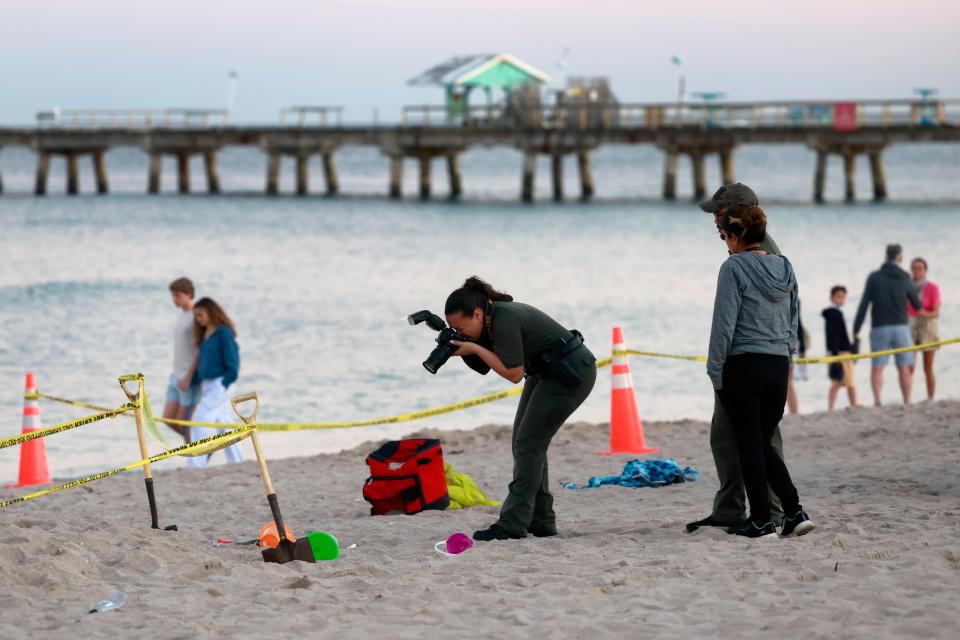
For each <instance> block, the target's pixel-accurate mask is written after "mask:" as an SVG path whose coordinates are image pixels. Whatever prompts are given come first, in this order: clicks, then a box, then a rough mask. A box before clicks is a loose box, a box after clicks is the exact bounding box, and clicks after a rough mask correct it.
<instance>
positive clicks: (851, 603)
mask: <svg viewBox="0 0 960 640" xmlns="http://www.w3.org/2000/svg"><path fill="white" fill-rule="evenodd" d="M458 419H460V420H462V419H463V418H462V417H459V418H458V417H457V416H454V417H451V418H443V419H438V420H436V421H435V422H433V423H430V424H429V426H430V427H431V428H430V429H425V430H422V431H419V432H418V433H426V434H431V435H434V436H437V437H440V438H441V439H442V441H443V446H444V451H445V455H446V458H447V461H448V462H450V463H452V464H453V465H454V466H455V467H456V468H457V469H458V470H461V471H465V472H468V473H470V474H472V475H473V477H474V478H475V479H476V481H477V482H478V484H479V485H480V486H481V487H482V488H483V489H485V490H486V491H487V492H488V494H489V495H490V496H491V497H495V498H502V497H503V494H504V493H505V490H506V483H507V480H508V477H509V470H510V465H511V462H510V456H509V442H510V440H509V434H510V432H509V428H508V427H506V426H485V427H481V428H479V429H475V430H471V431H453V432H450V431H438V430H437V429H436V428H437V427H438V426H442V427H444V428H453V427H456V426H457V424H456V420H458ZM438 423H442V424H438ZM958 425H960V402H955V401H946V402H938V403H922V404H918V405H916V406H914V407H912V408H904V407H900V406H891V407H884V408H881V409H857V410H844V411H840V412H838V413H836V414H833V415H828V414H813V415H809V416H802V417H789V418H786V419H785V420H784V423H783V433H784V441H785V451H786V456H787V458H788V463H789V465H790V469H791V472H792V473H793V475H794V479H795V482H796V484H797V486H798V488H799V491H800V494H801V498H802V500H803V502H804V504H805V505H807V506H808V509H809V511H810V513H811V515H812V517H813V518H814V520H815V521H816V523H817V524H818V529H817V530H816V531H815V532H813V533H812V534H810V535H808V536H805V537H803V538H799V539H784V540H776V541H769V540H761V541H749V540H744V539H738V538H734V537H732V536H728V535H726V534H725V533H724V532H723V531H720V530H700V531H698V532H697V533H695V534H693V535H688V534H686V533H684V529H683V525H684V523H685V522H687V521H690V520H694V519H697V518H699V517H702V516H704V515H706V514H707V513H708V511H709V507H710V504H711V499H712V496H713V493H714V491H715V490H716V487H717V480H716V474H715V471H714V469H713V463H712V459H711V456H710V449H709V445H708V436H707V434H708V429H709V427H708V425H707V424H706V423H704V422H695V421H676V422H659V423H649V424H647V425H646V432H647V438H648V440H649V441H650V442H651V443H652V444H653V445H655V446H659V447H660V448H661V452H660V454H659V455H660V456H661V457H672V458H675V459H676V460H677V461H678V462H679V463H680V464H681V465H692V466H695V467H697V468H698V469H700V470H701V471H702V472H703V476H702V478H701V479H700V480H699V481H697V482H693V483H686V484H680V485H673V486H669V487H665V488H660V489H628V488H622V487H605V488H600V489H592V490H578V491H571V490H566V489H563V488H561V487H560V483H561V482H562V481H577V482H582V481H584V480H586V478H587V477H589V476H593V475H610V474H614V473H617V472H619V470H620V469H621V468H622V465H623V463H624V462H625V461H626V460H628V459H629V457H628V456H617V457H612V458H609V457H602V456H598V455H596V452H597V451H599V450H600V449H602V448H603V447H604V445H605V440H606V437H607V430H606V425H591V424H586V423H576V424H571V425H567V426H566V427H565V428H564V429H563V430H562V431H561V432H560V434H559V435H558V436H557V438H556V439H555V440H554V443H553V446H552V449H551V472H552V474H553V477H552V479H551V480H552V482H553V483H554V484H555V486H556V491H555V495H556V498H557V511H558V514H559V518H560V519H559V527H560V530H561V535H560V536H559V537H558V538H554V539H549V540H544V539H536V538H527V539H524V540H520V541H510V542H496V543H485V544H481V545H479V546H477V547H474V548H473V549H470V550H468V551H467V552H465V553H464V554H462V555H460V556H457V557H443V556H440V555H438V554H437V553H436V552H435V551H434V549H433V544H434V542H435V541H437V540H440V539H442V538H445V537H446V536H447V535H449V534H450V533H452V532H454V531H466V532H472V531H473V530H474V529H476V528H479V527H482V526H485V525H487V524H489V523H490V522H492V521H493V519H494V514H495V513H496V509H495V508H488V507H478V508H472V509H467V510H462V511H445V512H438V511H432V512H425V513H421V514H418V515H416V516H402V515H395V516H385V517H371V516H370V515H368V514H369V510H368V505H367V503H365V502H364V501H363V500H362V499H361V497H360V489H361V485H362V483H363V481H364V479H365V477H366V474H367V473H366V472H367V469H366V465H365V464H364V462H363V460H364V456H365V455H366V454H367V453H368V452H369V451H371V450H372V449H373V448H374V446H375V443H370V444H367V445H363V446H361V447H358V448H356V449H354V450H351V451H346V452H342V453H339V454H336V455H317V456H310V457H301V458H293V459H285V460H276V461H273V462H272V464H271V471H272V475H273V476H274V482H275V484H276V487H277V492H278V495H279V498H280V504H281V506H282V508H283V512H284V516H285V518H286V519H287V520H288V522H289V524H290V525H291V526H292V527H293V528H294V530H295V532H296V533H302V532H305V531H308V530H313V529H323V530H326V531H330V532H332V533H333V534H335V535H336V536H337V537H338V538H339V540H340V544H341V549H342V553H341V558H340V559H339V560H337V561H334V562H329V563H318V564H306V563H301V562H293V563H290V564H286V565H273V564H269V565H268V564H264V563H263V562H262V560H261V558H260V554H259V553H258V552H257V550H256V549H255V548H254V547H221V548H217V547H214V546H212V545H211V542H212V541H213V540H215V539H216V538H220V537H226V538H230V539H235V540H242V539H247V538H251V537H255V536H256V534H257V532H258V531H259V527H260V526H261V525H262V524H263V523H264V522H266V521H267V520H269V512H268V509H267V506H266V502H265V500H264V498H263V495H262V485H261V484H260V479H259V476H258V475H257V470H256V466H255V463H254V462H249V461H248V462H245V463H244V464H242V465H235V466H231V467H216V468H210V469H206V470H199V471H188V470H186V469H181V470H173V471H161V472H159V473H158V474H157V476H156V484H157V494H158V500H159V504H160V517H161V525H165V524H171V523H176V524H177V525H179V527H180V531H179V532H176V533H174V532H163V531H154V530H151V529H149V516H148V512H147V505H146V499H145V496H144V492H143V480H142V476H140V475H138V474H133V473H131V474H125V475H123V476H120V477H115V478H108V479H105V480H102V481H99V482H96V483H93V484H91V485H87V486H86V487H84V488H79V489H75V490H71V491H69V492H64V493H60V494H55V495H52V496H47V497H44V498H41V499H39V500H36V501H34V502H31V503H26V504H20V505H15V506H13V507H10V508H7V509H4V510H3V512H2V513H0V518H2V526H0V578H2V587H0V637H5V638H12V637H34V638H75V637H88V638H116V637H140V636H143V637H151V638H191V637H211V638H215V637H224V638H227V637H229V638H254V637H256V638H263V637H271V638H278V637H279V638H299V637H338V638H370V637H384V638H423V637H429V635H430V634H432V635H435V636H436V637H446V638H454V637H458V638H473V637H533V636H536V635H540V634H543V633H545V632H548V633H550V634H551V637H558V638H572V637H583V636H584V635H585V634H589V633H593V634H600V637H614V636H615V635H616V636H619V637H626V636H628V635H630V636H636V637H718V638H724V637H749V636H757V635H760V634H761V633H763V634H766V635H769V634H774V635H776V636H778V637H797V636H801V635H802V636H803V637H817V638H858V637H882V638H903V637H911V636H913V637H920V636H922V637H942V638H948V637H956V635H955V634H956V628H957V623H958V622H960V613H958V611H957V608H956V594H957V593H958V592H960V480H958V478H960V474H958V473H957V467H956V461H957V459H958V454H960V439H958ZM401 433H402V432H401V431H398V433H397V435H398V436H399V435H400V434H401ZM267 437H283V435H270V436H267ZM3 495H4V496H11V495H15V494H14V493H13V492H11V491H10V490H4V491H3ZM352 545H356V546H355V547H353V546H352ZM117 590H122V591H125V592H126V594H127V595H128V597H129V601H128V602H127V604H126V605H125V606H124V607H122V608H121V609H119V610H116V611H111V612H107V613H101V614H95V615H88V614H87V613H86V612H87V609H88V608H89V606H90V605H91V604H92V603H94V602H96V601H98V600H101V599H103V598H105V597H108V596H109V595H111V594H112V593H113V592H115V591H117Z"/></svg>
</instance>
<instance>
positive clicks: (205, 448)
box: [0, 425, 256, 509]
mask: <svg viewBox="0 0 960 640" xmlns="http://www.w3.org/2000/svg"><path fill="white" fill-rule="evenodd" d="M255 428H256V427H254V426H253V425H244V426H242V427H240V428H239V429H236V430H235V431H231V432H229V433H221V434H218V435H215V436H210V437H209V438H204V439H203V440H197V441H196V442H191V443H190V444H185V445H183V446H181V447H177V448H176V449H171V450H170V451H164V452H163V453H158V454H157V455H155V456H151V457H149V458H146V459H144V460H138V461H137V462H133V463H131V464H128V465H126V466H124V467H118V468H117V469H111V470H110V471H102V472H100V473H95V474H93V475H91V476H87V477H85V478H80V479H79V480H74V481H72V482H68V483H66V484H61V485H57V486H55V487H50V488H49V489H43V490H41V491H35V492H33V493H28V494H27V495H25V496H20V497H19V498H14V499H13V500H7V501H5V502H0V509H2V508H3V507H9V506H11V505H14V504H19V503H21V502H26V501H27V500H34V499H36V498H40V497H42V496H46V495H49V494H51V493H56V492H58V491H64V490H65V489H73V488H75V487H79V486H82V485H85V484H88V483H90V482H93V481H95V480H100V479H102V478H109V477H110V476H115V475H117V474H119V473H123V472H125V471H133V470H134V469H137V468H139V467H142V466H144V465H146V464H153V463H154V462H159V461H160V460H165V459H167V458H172V457H173V456H178V455H184V454H188V453H193V454H196V453H197V452H204V453H207V452H210V451H211V450H213V451H216V450H217V449H222V448H223V447H227V446H229V445H231V444H234V443H235V442H239V441H240V440H243V439H244V438H246V437H247V436H249V435H250V433H252V432H253V430H254V429H255Z"/></svg>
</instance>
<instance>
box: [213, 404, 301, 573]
mask: <svg viewBox="0 0 960 640" xmlns="http://www.w3.org/2000/svg"><path fill="white" fill-rule="evenodd" d="M249 400H253V401H254V402H255V403H256V406H254V408H253V411H252V412H251V413H250V415H246V416H245V415H243V414H242V413H240V409H238V408H237V405H238V404H240V403H242V402H247V401H249ZM230 404H232V405H233V412H234V413H236V414H237V416H238V417H239V418H240V419H241V420H243V422H244V423H245V424H254V423H255V422H256V421H257V413H258V412H259V411H260V396H259V395H257V393H256V392H253V393H247V394H244V395H242V396H236V397H234V398H231V399H230ZM250 440H251V441H252V442H253V451H254V453H256V455H257V464H258V465H259V466H260V477H261V478H263V487H264V489H265V490H266V492H267V503H268V504H269V505H270V512H271V513H272V514H273V521H274V522H275V523H276V525H277V534H278V535H279V536H280V542H278V543H277V546H276V547H273V548H267V549H264V550H263V551H262V552H261V553H262V555H263V561H264V562H276V563H277V564H286V563H287V562H290V561H291V560H303V561H304V562H316V558H315V557H314V554H313V550H312V549H311V547H310V541H309V539H307V538H301V539H299V540H297V541H296V542H292V541H291V540H289V539H288V538H287V532H286V529H285V528H284V526H283V516H282V515H281V514H280V504H279V503H278V502H277V492H276V491H274V489H273V482H271V481H270V472H269V471H267V460H266V458H264V457H263V451H261V449H260V441H259V440H258V439H257V430H256V429H254V430H253V431H251V432H250Z"/></svg>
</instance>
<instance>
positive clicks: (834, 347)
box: [822, 285, 857, 411]
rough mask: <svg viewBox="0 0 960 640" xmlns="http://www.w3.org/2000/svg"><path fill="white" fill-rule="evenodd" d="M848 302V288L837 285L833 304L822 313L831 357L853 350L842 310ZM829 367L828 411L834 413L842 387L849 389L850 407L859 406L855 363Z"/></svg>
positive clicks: (847, 362) (837, 364) (832, 299)
mask: <svg viewBox="0 0 960 640" xmlns="http://www.w3.org/2000/svg"><path fill="white" fill-rule="evenodd" d="M846 300H847V288H846V287H843V286H840V285H837V286H835V287H833V288H832V289H830V302H831V303H832V304H831V305H830V306H829V307H827V308H826V309H824V310H823V313H822V315H823V320H824V326H825V328H826V333H827V351H829V352H830V355H834V356H837V355H845V354H849V353H850V352H851V351H852V350H853V348H852V346H851V344H850V337H849V336H848V335H847V323H846V320H844V317H843V311H841V310H840V307H842V306H843V303H844V302H846ZM829 367H830V368H829V375H830V394H829V396H828V397H827V410H828V411H833V408H834V406H835V405H836V404H837V393H838V392H839V391H840V387H846V388H847V396H848V397H849V398H850V406H851V407H855V406H857V386H856V382H855V380H854V375H853V361H852V360H845V361H843V362H832V363H830V365H829Z"/></svg>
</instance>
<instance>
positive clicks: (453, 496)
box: [443, 464, 500, 509]
mask: <svg viewBox="0 0 960 640" xmlns="http://www.w3.org/2000/svg"><path fill="white" fill-rule="evenodd" d="M443 472H444V474H445V475H446V476H447V492H448V493H449V494H450V506H449V507H447V509H463V508H464V507H475V506H477V505H478V504H482V505H484V506H487V507H499V506H500V503H499V502H498V501H496V500H488V499H487V496H486V495H485V494H484V493H483V491H481V490H480V487H478V486H477V484H476V483H475V482H474V481H473V478H471V477H470V476H469V475H467V474H466V473H461V472H459V471H454V470H453V467H451V466H450V465H449V464H445V465H443Z"/></svg>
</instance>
